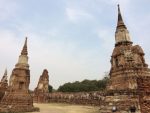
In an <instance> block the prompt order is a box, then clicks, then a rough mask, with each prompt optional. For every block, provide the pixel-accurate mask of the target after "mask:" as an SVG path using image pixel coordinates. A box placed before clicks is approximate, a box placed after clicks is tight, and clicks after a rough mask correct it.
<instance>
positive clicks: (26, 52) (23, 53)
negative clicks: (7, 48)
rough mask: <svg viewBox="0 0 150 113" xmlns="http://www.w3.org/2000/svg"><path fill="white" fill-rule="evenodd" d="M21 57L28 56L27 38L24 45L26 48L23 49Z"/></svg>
mask: <svg viewBox="0 0 150 113" xmlns="http://www.w3.org/2000/svg"><path fill="white" fill-rule="evenodd" d="M21 55H28V50H27V37H26V39H25V43H24V46H23V49H22V51H21Z"/></svg>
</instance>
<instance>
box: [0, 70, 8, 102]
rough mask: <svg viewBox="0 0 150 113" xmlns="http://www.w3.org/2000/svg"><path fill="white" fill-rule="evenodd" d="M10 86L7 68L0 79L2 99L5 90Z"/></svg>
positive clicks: (0, 96)
mask: <svg viewBox="0 0 150 113" xmlns="http://www.w3.org/2000/svg"><path fill="white" fill-rule="evenodd" d="M7 88H8V80H7V69H6V70H5V73H4V75H3V77H2V79H1V81H0V101H1V99H2V98H3V96H4V94H5V92H6V91H7Z"/></svg>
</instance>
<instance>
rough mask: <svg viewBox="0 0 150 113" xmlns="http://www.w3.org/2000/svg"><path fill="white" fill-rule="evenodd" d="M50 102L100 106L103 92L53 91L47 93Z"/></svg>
mask: <svg viewBox="0 0 150 113" xmlns="http://www.w3.org/2000/svg"><path fill="white" fill-rule="evenodd" d="M47 100H48V102H50V103H67V104H78V105H91V106H100V105H101V104H102V103H103V100H104V92H99V91H93V92H78V93H75V92H74V93H67V92H66V93H62V92H55V93H49V94H48V95H47Z"/></svg>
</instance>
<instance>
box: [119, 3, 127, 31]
mask: <svg viewBox="0 0 150 113" xmlns="http://www.w3.org/2000/svg"><path fill="white" fill-rule="evenodd" d="M120 27H121V28H125V29H126V26H125V24H124V22H123V19H122V15H121V11H120V6H119V4H118V23H117V29H118V28H120Z"/></svg>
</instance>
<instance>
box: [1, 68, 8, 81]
mask: <svg viewBox="0 0 150 113" xmlns="http://www.w3.org/2000/svg"><path fill="white" fill-rule="evenodd" d="M1 82H7V68H6V69H5V72H4V75H3V77H2V79H1Z"/></svg>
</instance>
